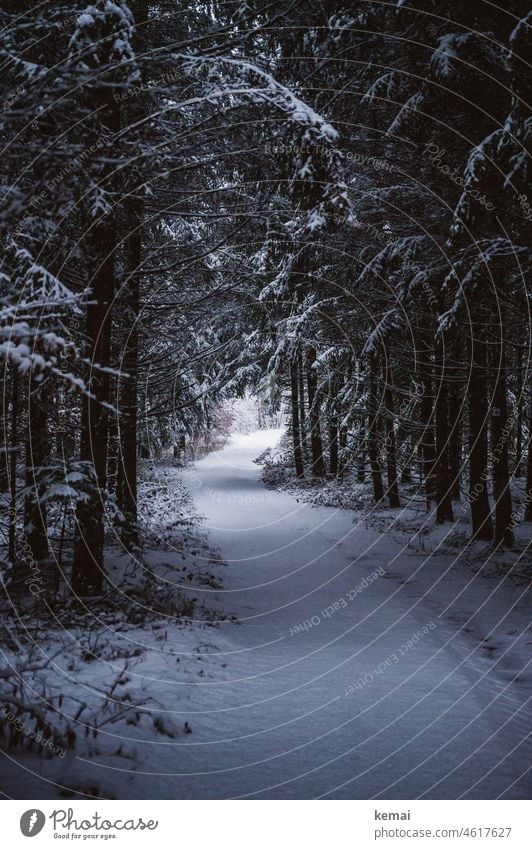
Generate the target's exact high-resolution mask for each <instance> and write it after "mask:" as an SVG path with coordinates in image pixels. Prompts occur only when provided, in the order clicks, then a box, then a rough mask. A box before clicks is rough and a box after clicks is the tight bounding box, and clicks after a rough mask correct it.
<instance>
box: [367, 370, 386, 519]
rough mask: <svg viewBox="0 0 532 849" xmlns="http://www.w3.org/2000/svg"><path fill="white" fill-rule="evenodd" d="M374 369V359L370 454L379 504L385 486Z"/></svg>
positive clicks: (369, 431) (369, 437) (371, 387)
mask: <svg viewBox="0 0 532 849" xmlns="http://www.w3.org/2000/svg"><path fill="white" fill-rule="evenodd" d="M374 371H375V366H374V363H373V361H371V362H370V366H369V404H368V406H369V410H368V418H369V423H368V454H369V463H370V467H371V480H372V482H373V497H374V500H375V504H379V503H380V502H381V501H382V499H383V498H384V487H383V484H382V474H381V467H380V462H379V444H378V438H379V436H378V435H379V414H378V409H377V392H376V387H375V373H374Z"/></svg>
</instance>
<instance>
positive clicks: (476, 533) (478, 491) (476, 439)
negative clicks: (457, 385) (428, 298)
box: [468, 323, 493, 540]
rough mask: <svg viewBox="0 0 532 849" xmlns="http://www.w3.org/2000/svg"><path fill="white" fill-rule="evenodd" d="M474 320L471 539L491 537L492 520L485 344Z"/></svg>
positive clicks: (471, 343) (470, 397) (471, 349)
mask: <svg viewBox="0 0 532 849" xmlns="http://www.w3.org/2000/svg"><path fill="white" fill-rule="evenodd" d="M478 334H479V328H478V323H475V324H472V325H471V338H470V340H469V362H470V374H469V392H468V400H469V500H470V505H471V523H472V528H473V538H475V539H485V540H491V538H492V536H493V523H492V520H491V510H490V504H489V498H488V486H487V477H488V438H487V428H486V420H487V415H488V403H487V385H486V383H487V373H486V354H485V343H484V342H483V341H482V340H481V339H480V338H478Z"/></svg>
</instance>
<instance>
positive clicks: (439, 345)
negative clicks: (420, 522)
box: [435, 335, 454, 524]
mask: <svg viewBox="0 0 532 849" xmlns="http://www.w3.org/2000/svg"><path fill="white" fill-rule="evenodd" d="M435 363H436V368H437V370H438V378H439V380H438V383H437V386H436V403H435V406H436V410H435V413H436V499H437V504H436V522H438V523H439V524H443V522H452V521H453V519H454V516H453V505H452V500H451V482H450V477H451V476H450V472H449V446H448V440H449V405H448V398H449V387H448V384H447V368H446V363H445V349H444V344H443V339H442V337H441V335H439V337H438V340H437V342H436V356H435Z"/></svg>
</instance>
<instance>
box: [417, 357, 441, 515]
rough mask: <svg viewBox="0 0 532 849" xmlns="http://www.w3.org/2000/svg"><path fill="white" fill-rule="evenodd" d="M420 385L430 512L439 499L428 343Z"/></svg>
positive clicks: (424, 472)
mask: <svg viewBox="0 0 532 849" xmlns="http://www.w3.org/2000/svg"><path fill="white" fill-rule="evenodd" d="M419 359H420V383H421V386H422V394H421V403H420V425H421V438H420V454H421V468H422V477H423V480H424V482H425V497H426V500H427V510H430V509H431V507H432V505H433V503H434V502H435V501H436V498H437V491H436V468H435V466H436V450H435V445H434V415H433V414H434V409H433V396H432V362H431V352H430V348H429V346H428V345H427V344H426V342H422V343H421V350H420V355H419Z"/></svg>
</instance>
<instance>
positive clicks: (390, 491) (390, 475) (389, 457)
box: [383, 359, 401, 507]
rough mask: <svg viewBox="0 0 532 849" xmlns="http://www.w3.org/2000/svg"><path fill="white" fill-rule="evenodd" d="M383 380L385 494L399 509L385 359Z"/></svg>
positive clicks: (393, 437)
mask: <svg viewBox="0 0 532 849" xmlns="http://www.w3.org/2000/svg"><path fill="white" fill-rule="evenodd" d="M383 380H384V408H385V412H384V415H385V426H386V472H387V482H388V488H387V491H386V494H387V496H388V502H389V505H390V507H400V506H401V500H400V498H399V486H398V483H397V456H396V446H395V430H394V404H393V390H392V383H391V380H392V375H391V369H390V363H389V361H388V360H387V359H386V361H385V365H384V368H383Z"/></svg>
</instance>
